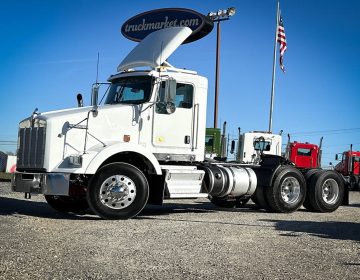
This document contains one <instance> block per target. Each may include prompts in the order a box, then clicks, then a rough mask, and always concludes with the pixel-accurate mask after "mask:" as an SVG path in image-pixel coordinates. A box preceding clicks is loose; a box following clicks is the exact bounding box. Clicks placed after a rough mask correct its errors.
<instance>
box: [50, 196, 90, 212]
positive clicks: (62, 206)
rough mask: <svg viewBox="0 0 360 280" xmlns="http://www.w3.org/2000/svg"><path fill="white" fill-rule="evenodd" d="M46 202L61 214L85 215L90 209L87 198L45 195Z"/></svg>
mask: <svg viewBox="0 0 360 280" xmlns="http://www.w3.org/2000/svg"><path fill="white" fill-rule="evenodd" d="M45 200H46V202H47V203H48V204H49V205H50V206H51V207H52V208H53V209H55V210H56V211H59V212H61V213H70V212H71V213H75V214H83V213H85V212H86V210H88V209H89V204H88V203H87V201H86V198H85V197H79V196H77V197H71V196H60V195H45Z"/></svg>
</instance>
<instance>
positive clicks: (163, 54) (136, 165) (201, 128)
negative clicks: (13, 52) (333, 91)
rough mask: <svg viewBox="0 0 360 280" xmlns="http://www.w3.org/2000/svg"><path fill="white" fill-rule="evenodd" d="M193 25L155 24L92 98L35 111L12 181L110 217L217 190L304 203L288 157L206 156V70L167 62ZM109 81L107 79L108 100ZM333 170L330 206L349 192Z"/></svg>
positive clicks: (262, 201) (214, 195) (276, 204)
mask: <svg viewBox="0 0 360 280" xmlns="http://www.w3.org/2000/svg"><path fill="white" fill-rule="evenodd" d="M190 34H191V30H190V29H189V28H187V27H173V28H167V29H163V30H159V31H156V32H154V33H151V34H150V35H148V36H147V37H146V38H145V39H144V40H143V41H142V42H140V43H139V44H138V45H137V46H136V47H135V48H134V49H133V50H132V51H131V52H130V53H129V54H128V56H127V57H126V58H125V59H124V60H123V61H122V62H121V63H120V65H119V66H118V73H117V74H115V75H112V76H110V77H109V79H108V83H106V85H105V84H100V83H96V84H94V85H93V88H92V105H91V106H89V107H82V100H81V97H79V98H78V101H79V108H73V109H67V110H61V111H54V112H47V113H38V112H37V111H35V112H34V113H33V114H32V115H31V117H29V118H27V119H25V120H23V121H21V122H20V124H19V139H18V152H17V157H18V158H17V171H16V173H15V175H14V177H13V180H12V188H13V190H14V191H17V192H24V193H25V196H26V197H28V198H29V197H31V194H44V195H45V199H46V200H47V202H48V203H49V205H50V206H52V207H53V208H55V209H57V210H59V211H63V212H75V213H80V212H82V211H84V210H86V209H88V208H89V207H90V208H91V210H92V211H93V212H94V213H96V214H97V215H99V216H100V217H103V218H106V219H128V218H131V217H134V216H136V215H137V214H139V212H140V211H141V210H142V209H143V208H144V207H145V205H146V204H147V203H152V204H161V203H162V202H163V200H164V199H165V198H199V197H209V198H210V200H211V201H212V202H213V203H214V204H217V205H220V206H221V205H223V204H222V203H221V202H224V201H225V202H228V201H236V202H241V201H247V200H248V199H249V198H250V197H253V199H254V200H255V201H256V202H257V203H258V204H259V205H260V206H261V207H263V208H266V209H267V210H270V211H275V212H293V211H295V210H297V209H298V208H299V207H301V206H302V204H303V202H304V200H305V197H306V189H307V183H306V179H305V176H304V175H303V174H302V173H301V172H300V171H299V170H298V169H296V168H295V167H294V166H292V165H291V164H289V162H288V161H286V160H285V159H284V158H282V157H280V156H274V155H262V156H261V160H260V161H259V162H258V163H253V164H242V163H239V162H236V161H233V162H226V161H217V160H214V159H206V158H205V127H206V103H207V79H206V78H205V77H202V76H200V75H198V74H197V73H196V72H195V71H190V70H184V69H177V68H175V67H173V66H171V65H170V64H169V63H168V62H167V61H166V59H167V58H168V57H169V56H170V55H171V54H172V53H173V51H175V49H176V48H177V47H178V46H180V45H181V43H182V42H183V41H184V40H186V38H187V37H188V36H189V35H190ZM100 86H101V87H104V86H108V89H107V92H106V96H105V99H104V100H105V101H104V102H103V103H102V104H98V96H97V95H98V92H99V87H100ZM262 146H264V143H263V144H262ZM270 149H271V148H270ZM262 150H264V149H262ZM329 172H330V171H329ZM329 176H330V177H329V178H330V180H331V182H332V185H331V186H332V188H333V189H332V190H328V189H325V187H323V185H321V184H320V185H321V186H320V188H319V191H318V192H315V195H314V196H315V198H314V199H312V201H315V203H317V204H319V205H320V207H317V208H316V210H318V211H321V212H329V211H334V210H335V209H337V208H338V207H339V205H340V204H341V201H342V198H343V195H344V186H343V183H342V181H341V180H340V178H339V177H338V175H337V174H336V173H335V172H330V173H329ZM326 178H328V177H326ZM329 178H328V179H329ZM312 193H313V192H312Z"/></svg>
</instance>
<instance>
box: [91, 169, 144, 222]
mask: <svg viewBox="0 0 360 280" xmlns="http://www.w3.org/2000/svg"><path fill="white" fill-rule="evenodd" d="M148 197H149V185H148V181H147V179H146V177H145V175H144V174H143V173H142V172H141V171H140V170H139V169H138V168H136V167H135V166H133V165H130V164H127V163H112V164H108V165H105V166H104V167H102V168H101V169H100V170H99V171H98V172H97V173H96V174H95V175H94V177H93V178H92V180H91V182H90V184H89V189H88V192H87V200H88V203H89V205H90V208H91V209H92V210H93V211H94V212H95V213H96V214H98V215H99V216H100V217H102V218H105V219H129V218H132V217H134V216H136V215H137V214H138V213H140V211H141V210H142V209H143V208H144V207H145V205H146V203H147V200H148Z"/></svg>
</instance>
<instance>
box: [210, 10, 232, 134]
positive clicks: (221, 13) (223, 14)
mask: <svg viewBox="0 0 360 280" xmlns="http://www.w3.org/2000/svg"><path fill="white" fill-rule="evenodd" d="M235 12H236V9H235V8H234V7H231V8H228V9H226V10H218V11H217V12H209V13H208V17H209V18H210V19H211V20H212V21H213V22H217V24H216V69H215V102H214V128H217V120H218V99H219V72H220V31H221V29H220V22H221V21H224V20H229V19H230V17H231V16H233V15H234V14H235Z"/></svg>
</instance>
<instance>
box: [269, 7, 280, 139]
mask: <svg viewBox="0 0 360 280" xmlns="http://www.w3.org/2000/svg"><path fill="white" fill-rule="evenodd" d="M279 13H280V2H279V0H278V1H277V11H276V30H275V40H274V41H275V42H274V58H273V71H272V81H271V101H270V118H269V132H270V133H271V131H272V115H273V110H274V94H275V70H276V69H275V67H276V47H277V33H278V25H279Z"/></svg>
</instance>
